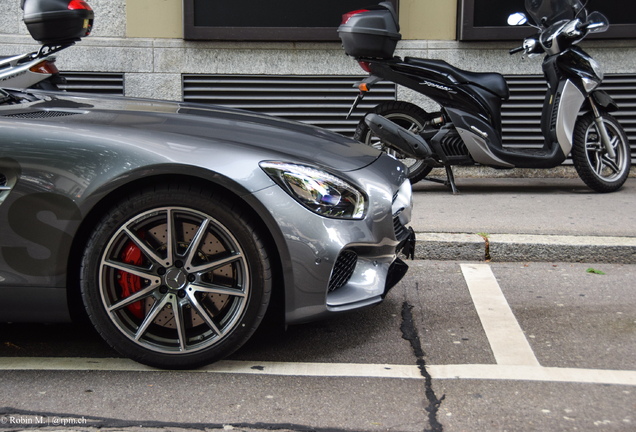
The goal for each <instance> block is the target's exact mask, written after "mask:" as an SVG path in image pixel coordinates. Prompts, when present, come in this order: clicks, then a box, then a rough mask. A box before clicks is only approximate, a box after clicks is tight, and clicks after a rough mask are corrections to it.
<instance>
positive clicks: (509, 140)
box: [502, 74, 636, 164]
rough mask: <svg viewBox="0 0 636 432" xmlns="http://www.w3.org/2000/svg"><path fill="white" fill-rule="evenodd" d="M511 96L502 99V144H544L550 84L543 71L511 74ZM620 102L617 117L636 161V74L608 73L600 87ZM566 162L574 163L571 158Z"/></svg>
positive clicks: (532, 146) (521, 146)
mask: <svg viewBox="0 0 636 432" xmlns="http://www.w3.org/2000/svg"><path fill="white" fill-rule="evenodd" d="M505 78H506V81H507V82H508V86H509V87H510V99H509V100H508V101H506V102H504V103H503V107H502V123H503V145H504V147H506V148H508V149H511V150H524V149H537V148H541V147H543V142H544V138H543V135H542V134H541V113H542V110H543V101H544V99H545V94H546V91H547V89H548V86H547V84H546V82H545V79H543V77H542V76H541V75H508V76H506V77H505ZM600 89H601V90H604V91H606V92H607V94H609V95H610V96H611V97H612V99H614V101H615V102H616V103H617V104H618V108H619V109H618V111H616V112H613V113H612V115H613V116H614V117H616V119H617V120H618V121H619V123H620V124H621V126H623V129H625V133H626V134H627V137H628V138H629V142H630V144H631V148H632V163H636V74H608V75H605V79H604V81H603V84H602V85H601V87H600ZM565 164H572V160H571V159H568V160H567V161H565Z"/></svg>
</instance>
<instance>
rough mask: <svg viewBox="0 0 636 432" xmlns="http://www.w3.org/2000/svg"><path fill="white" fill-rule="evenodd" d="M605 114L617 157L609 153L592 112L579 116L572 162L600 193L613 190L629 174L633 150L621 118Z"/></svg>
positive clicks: (582, 176) (579, 173) (604, 119)
mask: <svg viewBox="0 0 636 432" xmlns="http://www.w3.org/2000/svg"><path fill="white" fill-rule="evenodd" d="M601 116H602V119H603V122H604V123H605V128H606V129H607V132H608V134H609V137H610V140H611V142H612V147H613V148H614V151H615V152H616V157H615V158H614V159H611V158H610V157H609V156H608V155H607V151H606V150H605V147H604V146H603V144H602V141H601V135H600V134H599V133H598V130H597V126H596V123H595V122H594V116H593V115H592V114H591V113H588V114H586V115H584V116H582V117H581V118H579V120H578V121H577V123H576V127H575V128H574V143H573V147H572V161H573V162H574V167H575V168H576V172H577V173H578V175H579V177H581V179H582V180H583V181H584V182H585V184H586V185H588V186H589V187H590V188H592V189H594V190H595V191H597V192H613V191H615V190H617V189H619V188H620V187H621V186H622V185H623V183H625V180H627V177H628V176H629V168H630V165H631V149H630V145H629V140H628V139H627V135H626V134H625V131H624V130H623V128H622V127H621V125H620V124H619V123H618V121H617V120H616V119H615V118H614V117H612V116H611V115H609V114H607V113H601Z"/></svg>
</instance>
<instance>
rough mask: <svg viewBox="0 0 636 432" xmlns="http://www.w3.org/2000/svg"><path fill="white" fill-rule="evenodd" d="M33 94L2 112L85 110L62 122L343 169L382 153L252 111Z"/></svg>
mask: <svg viewBox="0 0 636 432" xmlns="http://www.w3.org/2000/svg"><path fill="white" fill-rule="evenodd" d="M30 93H31V94H32V95H36V96H37V97H38V98H41V100H40V101H37V102H31V103H27V104H22V105H20V106H19V108H18V106H16V105H13V106H11V107H6V108H5V109H0V115H7V114H8V112H9V111H10V112H11V114H12V115H16V114H19V113H27V114H30V113H32V112H37V111H48V112H50V113H51V112H55V113H57V114H58V115H63V114H67V115H75V114H81V115H75V116H74V117H75V118H73V119H71V118H65V119H64V121H65V122H67V123H68V122H69V121H73V122H75V121H77V122H78V123H81V124H82V125H84V126H85V125H87V123H89V124H90V123H93V124H96V125H101V126H107V127H108V128H111V129H112V130H113V131H115V130H117V129H118V128H128V129H134V130H135V131H144V133H156V134H171V135H173V136H174V135H181V136H184V137H192V138H193V139H196V140H197V141H198V142H202V141H207V142H209V143H210V145H238V146H242V147H243V146H249V147H253V148H255V149H257V148H258V149H260V150H269V151H272V152H275V153H279V154H280V155H281V157H285V156H287V157H290V158H293V159H296V160H304V161H307V162H310V163H313V164H318V165H322V166H325V167H330V168H333V169H336V170H338V171H344V172H346V171H353V170H358V169H361V168H363V167H365V166H367V165H369V164H371V163H372V162H373V161H375V160H376V159H377V158H378V157H379V155H380V152H379V151H377V150H376V149H373V148H372V147H370V146H368V145H365V144H362V143H359V142H357V141H354V140H351V139H349V138H346V137H344V136H342V135H338V134H336V133H333V132H330V131H327V130H325V129H321V128H317V127H313V126H309V125H305V124H301V123H298V122H293V121H288V120H284V119H280V118H277V117H272V116H268V115H264V114H257V113H253V112H249V111H242V110H236V109H229V108H223V107H219V106H212V105H204V104H192V103H180V102H169V101H157V100H150V99H134V98H123V97H108V96H97V97H95V96H88V97H87V96H86V95H81V94H66V93H65V94H63V95H60V94H59V93H51V92H40V91H36V92H30ZM31 115H32V114H31ZM131 132H132V131H131ZM132 133H133V134H134V132H132Z"/></svg>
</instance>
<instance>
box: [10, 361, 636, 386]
mask: <svg viewBox="0 0 636 432" xmlns="http://www.w3.org/2000/svg"><path fill="white" fill-rule="evenodd" d="M426 369H427V371H428V372H429V373H430V375H431V377H432V378H433V379H474V380H508V381H539V382H565V383H587V384H614V385H627V386H636V372H634V371H621V370H600V369H573V368H547V367H540V366H538V367H537V366H506V365H484V364H481V365H432V366H426ZM9 370H12V371H18V370H37V371H45V370H46V371H89V370H90V371H112V372H158V373H162V372H172V373H175V371H165V370H162V369H155V368H151V367H149V366H144V365H142V364H140V363H136V362H134V361H132V360H129V359H121V358H63V357H55V358H51V357H49V358H35V357H14V358H11V357H5V358H0V371H9ZM176 372H181V373H222V374H249V375H279V376H304V377H343V378H344V377H348V378H392V379H424V377H423V376H422V374H421V373H420V370H419V368H418V367H417V366H413V365H386V364H359V363H358V364H355V363H286V362H249V361H232V360H222V361H219V362H217V363H214V364H211V365H209V366H206V367H204V368H201V369H194V370H188V371H176Z"/></svg>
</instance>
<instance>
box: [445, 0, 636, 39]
mask: <svg viewBox="0 0 636 432" xmlns="http://www.w3.org/2000/svg"><path fill="white" fill-rule="evenodd" d="M457 7H458V11H457V38H458V39H459V40H460V41H492V40H520V39H523V38H525V37H528V36H532V35H533V34H535V33H536V32H537V31H536V29H534V28H532V27H528V26H522V27H506V26H501V27H475V26H474V25H473V22H474V18H475V0H459V3H458V6H457ZM588 37H589V38H592V39H624V38H634V37H636V23H634V24H611V23H610V28H609V29H608V30H607V31H606V32H604V33H595V34H591V35H589V36H588Z"/></svg>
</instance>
